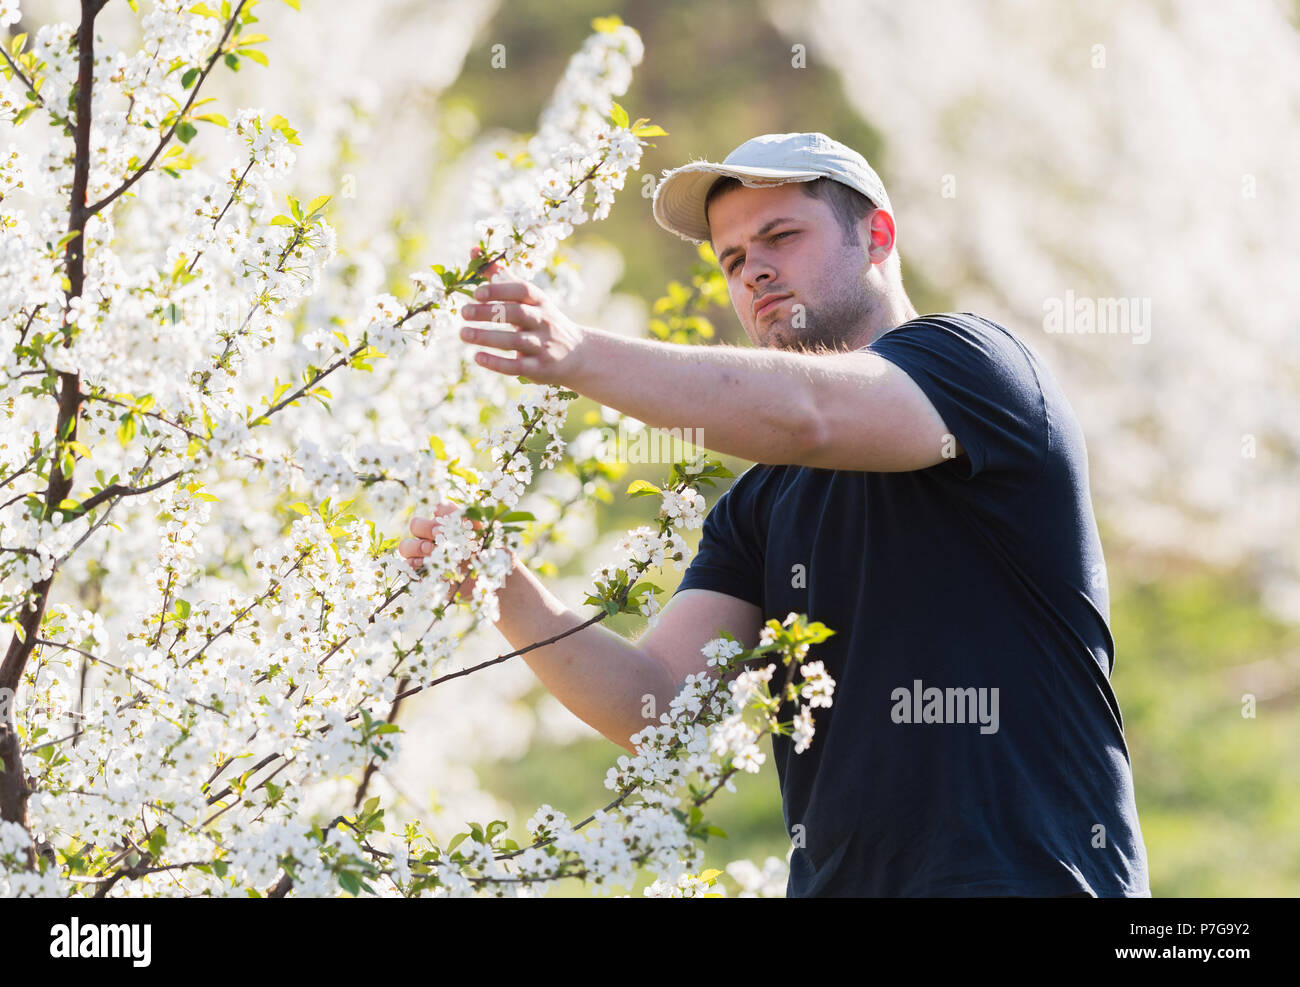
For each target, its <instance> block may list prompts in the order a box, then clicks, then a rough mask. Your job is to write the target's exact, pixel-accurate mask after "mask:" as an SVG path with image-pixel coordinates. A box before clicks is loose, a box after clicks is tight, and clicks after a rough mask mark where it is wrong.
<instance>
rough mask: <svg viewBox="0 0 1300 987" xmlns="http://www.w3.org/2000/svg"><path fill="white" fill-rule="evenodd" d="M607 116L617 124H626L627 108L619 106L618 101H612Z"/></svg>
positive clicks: (621, 125)
mask: <svg viewBox="0 0 1300 987" xmlns="http://www.w3.org/2000/svg"><path fill="white" fill-rule="evenodd" d="M609 117H610V119H611V120H613V121H614V123H615V124H617V125H618V126H620V127H626V126H627V110H625V109H623V107H621V106H619V105H618V103H614V104H613V106H611V107H610V111H609Z"/></svg>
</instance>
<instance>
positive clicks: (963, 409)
mask: <svg viewBox="0 0 1300 987" xmlns="http://www.w3.org/2000/svg"><path fill="white" fill-rule="evenodd" d="M868 349H870V350H871V352H873V353H876V354H878V355H879V356H882V357H884V358H885V359H886V360H888V361H889V362H890V363H892V364H894V365H895V366H897V367H899V368H900V369H901V370H902V371H903V372H904V373H906V374H907V375H908V376H909V377H910V378H911V379H912V380H913V381H915V382H916V384H917V386H918V387H920V388H921V390H922V391H923V392H925V396H926V397H928V398H929V399H930V403H931V404H933V405H934V409H935V411H937V412H938V413H939V417H940V418H942V419H943V421H944V424H945V425H946V426H947V427H948V430H949V431H950V432H951V433H952V434H953V435H954V436H955V437H956V439H957V441H958V442H959V443H961V447H962V449H963V450H964V451H965V453H966V456H967V458H968V463H967V464H965V465H964V466H963V465H961V461H960V460H958V461H956V462H957V465H956V466H955V467H954V468H955V469H958V470H962V471H964V472H963V474H962V475H963V478H965V479H971V478H973V477H975V476H976V475H978V474H979V473H981V472H985V471H994V470H1009V471H1018V472H1023V473H1028V474H1035V473H1037V472H1038V471H1039V470H1040V469H1041V468H1042V466H1043V464H1044V462H1045V461H1046V459H1047V451H1048V440H1049V437H1048V427H1049V426H1048V416H1047V408H1046V403H1045V401H1044V398H1043V391H1042V387H1041V386H1040V384H1039V380H1038V374H1037V373H1036V371H1035V370H1034V366H1033V364H1032V363H1031V362H1030V358H1029V355H1028V353H1027V352H1026V351H1025V350H1024V348H1023V347H1022V346H1021V345H1020V343H1019V342H1018V341H1017V340H1016V339H1015V337H1013V336H1012V335H1011V334H1010V333H1009V332H1007V331H1006V330H1005V329H1003V328H1001V327H1000V326H997V325H995V324H994V323H990V322H987V321H985V320H982V319H979V318H978V317H977V316H974V315H970V314H963V315H940V316H925V317H923V318H920V319H914V320H913V321H911V322H908V323H904V324H903V325H902V326H899V327H898V328H897V329H894V330H891V331H890V332H887V333H885V334H884V335H883V336H881V337H880V338H879V339H877V340H876V341H875V342H874V343H872V344H871V345H870V346H869V347H868Z"/></svg>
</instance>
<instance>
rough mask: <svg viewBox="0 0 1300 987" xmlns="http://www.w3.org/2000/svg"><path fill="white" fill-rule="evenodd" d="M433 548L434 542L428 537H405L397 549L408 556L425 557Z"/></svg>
mask: <svg viewBox="0 0 1300 987" xmlns="http://www.w3.org/2000/svg"><path fill="white" fill-rule="evenodd" d="M432 550H433V542H432V541H430V540H429V539H427V538H403V539H402V540H401V542H400V543H399V544H398V546H397V551H398V552H399V553H400V554H402V555H404V556H405V557H406V558H408V559H411V558H417V557H418V558H424V556H426V555H428V554H429V552H430V551H432Z"/></svg>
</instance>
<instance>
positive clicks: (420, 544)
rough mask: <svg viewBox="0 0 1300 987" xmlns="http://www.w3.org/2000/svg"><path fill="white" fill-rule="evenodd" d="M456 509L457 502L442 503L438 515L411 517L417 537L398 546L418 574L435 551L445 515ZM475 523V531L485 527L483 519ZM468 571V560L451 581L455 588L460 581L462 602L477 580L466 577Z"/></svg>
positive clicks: (452, 586) (472, 589)
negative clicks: (435, 544) (425, 560)
mask: <svg viewBox="0 0 1300 987" xmlns="http://www.w3.org/2000/svg"><path fill="white" fill-rule="evenodd" d="M455 510H456V505H455V504H448V503H442V504H439V505H438V506H437V507H435V508H434V511H433V512H434V514H435V515H436V517H433V518H427V517H419V516H416V517H413V518H411V526H410V527H411V534H412V535H414V536H415V537H414V538H403V539H402V541H401V544H399V545H398V546H397V552H398V554H399V555H401V556H402V558H404V559H406V561H407V562H408V563H409V564H410V566H411V568H412V569H414V570H415V572H416V573H417V574H418V573H422V572H423V571H424V559H425V556H427V555H428V554H429V553H430V552H431V551H433V543H434V540H435V539H436V538H437V535H438V528H440V527H441V525H442V524H443V517H444V516H445V515H447V514H450V513H452V512H453V511H455ZM473 524H474V530H475V531H477V530H479V529H480V528H482V527H483V522H482V521H474V522H473ZM468 572H469V562H468V561H466V562H465V563H464V564H463V565H462V566H461V567H460V572H459V573H458V574H457V576H456V579H455V580H450V581H449V585H450V586H451V588H452V589H453V590H455V589H456V585H457V582H459V583H460V592H459V593H458V594H457V599H459V600H460V601H461V602H465V601H466V600H468V599H470V594H471V593H473V591H474V583H475V580H474V579H473V578H469V579H467V578H466V573H468Z"/></svg>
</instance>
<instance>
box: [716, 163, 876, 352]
mask: <svg viewBox="0 0 1300 987" xmlns="http://www.w3.org/2000/svg"><path fill="white" fill-rule="evenodd" d="M797 186H798V183H795V182H789V183H787V184H785V185H772V186H766V187H762V188H750V187H748V186H741V187H738V188H732V189H729V190H728V191H726V192H723V193H721V194H719V195H718V197H717V198H715V199H714V200H713V201H712V202H711V203H710V204H709V210H708V220H709V231H710V234H711V237H710V241H711V243H712V245H713V249H714V252H715V253H716V254H717V255H718V260H719V261H720V263H721V265H722V271H723V274H724V275H725V276H726V278H727V287H728V290H729V291H730V293H731V304H732V306H733V307H734V308H735V310H736V315H737V316H738V317H739V318H740V322H741V325H742V326H744V328H745V333H746V335H748V336H749V338H750V341H751V342H753V343H754V345H755V346H765V347H772V348H775V349H784V350H800V351H810V350H815V349H817V348H818V347H821V346H825V347H829V348H831V349H851V348H853V345H854V343H855V342H856V341H857V339H858V337H859V336H860V334H861V331H862V330H863V328H864V327H865V326H866V324H867V321H868V319H869V316H870V314H871V313H872V311H873V310H874V309H875V308H876V307H877V306H878V304H879V302H878V300H877V293H878V292H879V291H880V287H879V278H878V276H877V277H876V278H873V277H872V259H873V258H872V257H871V256H869V255H868V252H867V245H868V243H869V242H871V241H870V224H871V221H872V219H871V216H870V215H869V216H868V218H867V220H865V221H863V222H862V223H860V224H859V233H860V237H861V242H860V243H858V244H857V245H851V244H848V243H846V242H845V240H844V236H843V231H842V230H841V228H840V225H839V223H838V222H837V220H836V218H835V214H834V212H833V211H832V209H831V207H830V205H829V203H827V202H824V201H823V200H821V199H814V198H813V197H812V196H810V195H808V194H807V193H806V192H804V191H803V190H802V189H800V188H798V187H797ZM877 215H879V216H880V217H881V218H885V217H887V216H888V214H887V213H881V212H879V211H878V212H877ZM889 227H890V228H889V236H888V238H887V239H888V242H887V244H886V245H885V246H884V249H883V251H882V250H881V249H880V247H879V245H877V246H875V247H873V250H872V253H873V254H876V255H879V260H883V259H884V257H885V256H887V255H888V253H889V249H890V247H892V244H893V236H892V234H893V229H892V221H891V222H890V223H889ZM879 260H877V263H879ZM781 296H788V297H781ZM769 298H771V299H773V300H772V301H770V302H769V303H768V304H767V305H766V307H765V308H763V309H762V310H761V311H759V312H757V313H756V312H755V311H754V309H755V306H756V305H763V303H764V302H765V301H767V300H768V299H769Z"/></svg>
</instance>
